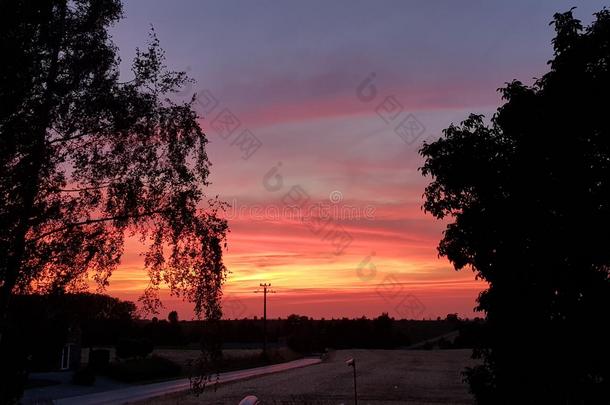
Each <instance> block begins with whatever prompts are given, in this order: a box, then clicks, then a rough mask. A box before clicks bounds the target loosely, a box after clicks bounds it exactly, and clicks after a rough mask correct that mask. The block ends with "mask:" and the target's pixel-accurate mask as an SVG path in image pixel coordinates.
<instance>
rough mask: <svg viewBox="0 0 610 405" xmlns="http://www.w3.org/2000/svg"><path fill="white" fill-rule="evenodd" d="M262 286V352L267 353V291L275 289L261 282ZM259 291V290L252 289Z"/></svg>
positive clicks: (270, 291)
mask: <svg viewBox="0 0 610 405" xmlns="http://www.w3.org/2000/svg"><path fill="white" fill-rule="evenodd" d="M260 286H261V287H263V291H262V292H263V354H264V355H265V356H266V355H267V293H274V292H275V291H272V290H270V289H269V288H270V287H271V284H267V283H261V284H260ZM254 292H255V293H260V292H261V290H256V291H254Z"/></svg>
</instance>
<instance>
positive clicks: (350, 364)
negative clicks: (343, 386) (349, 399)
mask: <svg viewBox="0 0 610 405" xmlns="http://www.w3.org/2000/svg"><path fill="white" fill-rule="evenodd" d="M345 364H347V366H348V367H351V368H352V369H353V370H354V405H358V390H357V388H356V360H355V359H354V358H353V357H352V358H349V359H347V360H346V361H345Z"/></svg>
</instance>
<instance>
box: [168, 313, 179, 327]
mask: <svg viewBox="0 0 610 405" xmlns="http://www.w3.org/2000/svg"><path fill="white" fill-rule="evenodd" d="M167 320H168V321H169V323H171V324H172V325H175V324H177V323H178V320H179V318H178V312H177V311H171V312H170V313H169V314H168V315H167Z"/></svg>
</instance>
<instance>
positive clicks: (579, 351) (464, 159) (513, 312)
mask: <svg viewBox="0 0 610 405" xmlns="http://www.w3.org/2000/svg"><path fill="white" fill-rule="evenodd" d="M552 24H553V25H554V27H555V30H556V37H555V39H554V40H553V46H554V51H555V52H554V57H553V59H552V60H551V61H550V62H549V65H550V71H549V72H548V73H546V74H545V75H544V76H543V77H542V78H540V79H538V80H536V81H535V83H534V84H533V86H526V85H524V84H522V83H520V82H518V81H513V82H512V83H509V84H507V86H506V87H505V88H503V89H501V92H502V95H503V98H504V100H505V104H504V105H503V106H502V107H500V108H499V109H498V111H497V113H496V114H495V115H494V116H493V118H492V119H491V121H490V122H489V123H486V122H485V120H484V119H483V117H482V116H480V115H471V116H470V117H469V118H468V119H466V120H465V121H464V122H463V123H462V124H461V125H451V126H450V127H449V128H447V129H446V130H445V131H444V136H443V137H441V138H440V139H439V140H438V141H435V142H433V143H430V144H424V146H423V148H422V150H421V154H422V155H423V156H424V157H425V163H424V165H423V167H422V169H421V170H422V173H423V174H424V175H425V176H431V177H432V178H433V181H432V182H431V183H430V185H429V186H428V187H427V188H426V191H425V198H426V201H425V204H424V208H425V210H426V211H428V212H430V213H432V214H433V215H434V216H435V217H437V218H447V217H448V219H450V220H452V221H451V222H450V223H449V224H448V225H447V228H446V230H445V233H444V237H443V239H442V240H441V242H440V245H439V253H440V254H441V255H442V256H446V257H447V258H448V259H449V260H450V261H451V262H452V263H453V265H454V266H455V268H456V269H457V270H459V269H462V268H464V267H470V268H472V269H473V270H474V272H475V273H476V275H477V277H480V278H482V279H483V280H485V281H487V282H488V283H489V288H488V289H487V290H486V291H484V292H483V293H481V295H480V296H479V299H478V309H479V310H481V311H484V312H485V313H486V315H487V329H488V330H487V331H486V332H485V334H484V336H485V343H484V346H483V347H481V348H480V349H479V350H477V351H476V352H475V355H476V356H478V357H481V358H482V360H483V364H482V365H481V366H480V367H476V368H473V369H471V370H470V371H469V373H468V375H467V378H468V379H469V382H470V384H471V388H472V389H473V391H474V393H475V394H476V397H477V399H478V401H479V403H493V404H529V403H532V404H533V403H537V404H538V403H554V404H560V403H561V404H581V403H607V402H606V401H607V400H608V399H609V398H610V389H609V385H610V374H609V373H610V345H609V344H608V332H607V326H608V325H609V324H610V314H609V312H608V310H609V309H610V279H609V270H610V249H609V246H610V232H609V230H610V120H609V118H608V117H609V116H608V111H610V99H609V97H610V67H609V62H610V12H608V10H602V11H600V12H599V13H597V14H595V20H594V21H593V23H592V24H591V25H590V26H589V27H586V28H583V27H582V25H581V23H580V21H578V20H577V19H575V18H574V17H573V15H572V11H570V12H566V13H563V14H556V15H555V18H554V21H553V22H552Z"/></svg>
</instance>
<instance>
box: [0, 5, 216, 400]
mask: <svg viewBox="0 0 610 405" xmlns="http://www.w3.org/2000/svg"><path fill="white" fill-rule="evenodd" d="M120 16H121V3H120V1H119V0H104V1H102V0H99V1H93V0H44V1H30V0H16V1H1V2H0V54H1V55H2V63H1V64H0V173H1V176H0V252H2V254H0V355H2V359H3V361H2V362H0V369H1V370H0V374H1V375H0V380H2V381H3V384H2V387H3V389H2V390H1V391H2V392H0V396H1V397H2V398H1V399H0V402H1V401H5V402H8V401H9V400H10V398H8V397H11V396H12V395H13V394H12V393H7V392H6V390H5V389H4V387H7V390H12V389H13V388H14V387H18V386H19V385H20V384H18V381H17V380H15V379H14V378H13V377H11V375H14V373H13V372H15V371H16V370H17V369H19V368H20V366H19V365H18V364H16V363H14V362H12V361H8V360H6V359H8V357H6V358H5V357H4V355H5V354H7V353H6V350H7V349H8V350H9V351H10V347H9V344H8V342H9V341H12V340H13V339H12V338H11V337H10V336H9V335H10V329H9V326H8V325H7V320H6V316H7V315H6V314H7V310H8V308H9V305H10V298H11V296H12V295H14V294H15V293H22V292H31V291H37V292H44V293H46V292H57V291H64V290H73V289H79V288H81V287H82V286H83V285H84V281H85V279H86V276H87V275H88V274H89V275H91V276H92V278H93V279H95V280H96V281H97V283H98V284H99V285H100V286H101V287H104V286H106V285H107V284H108V279H109V277H110V275H111V274H112V271H113V270H114V269H115V268H116V267H117V265H118V263H119V261H120V258H121V255H122V253H123V241H124V236H125V233H126V232H130V233H135V234H139V235H141V237H142V241H143V242H144V243H146V244H147V245H148V250H147V252H146V254H145V265H146V268H147V270H148V272H149V274H150V284H149V286H148V288H147V289H146V291H145V294H144V295H143V302H144V303H145V304H146V305H147V306H148V307H150V308H155V306H156V305H157V304H158V300H157V295H156V291H157V290H158V288H159V285H160V283H161V282H166V283H167V285H169V288H170V289H171V290H172V292H173V293H174V294H178V295H182V296H184V297H186V298H188V299H189V300H191V301H193V302H194V303H195V310H196V312H197V313H198V314H205V315H206V316H208V317H211V318H218V317H219V312H220V307H219V294H220V287H221V284H222V282H223V280H224V278H225V267H224V265H223V262H222V246H223V244H224V240H225V233H226V231H227V224H226V222H225V221H224V220H222V219H220V218H219V217H218V216H217V210H218V209H221V208H222V204H220V203H219V202H218V201H216V200H213V199H208V198H207V197H206V196H205V193H204V187H205V186H206V185H207V184H208V180H207V178H208V174H209V162H208V157H207V155H206V149H205V146H206V143H207V140H206V137H205V135H204V133H203V132H202V129H201V127H200V125H199V123H198V117H197V114H196V113H195V111H194V110H193V108H192V103H193V101H192V100H191V102H188V103H182V104H177V103H174V102H172V101H170V100H169V98H168V95H169V94H171V93H172V92H174V91H176V90H177V89H178V88H180V86H181V85H182V84H184V83H185V81H186V80H188V79H187V78H186V77H185V75H184V73H175V72H171V71H168V70H167V69H166V68H165V66H164V57H163V52H162V50H161V49H160V47H159V43H158V41H157V39H156V37H155V36H154V34H153V35H151V43H150V45H149V46H148V48H147V49H146V50H144V51H137V53H136V57H135V59H134V60H133V63H132V70H131V77H130V78H129V79H128V80H127V81H121V79H120V78H119V58H118V55H117V48H116V47H115V45H114V44H113V43H112V42H111V39H110V36H109V34H108V27H109V26H110V25H111V24H113V23H115V22H116V21H117V20H118V19H119V18H120ZM193 100H194V98H193ZM8 354H11V356H12V355H13V354H14V351H12V352H11V353H8ZM8 354H7V355H8ZM7 370H9V371H7ZM20 375H21V376H22V375H23V374H22V373H21V374H20ZM19 378H20V379H21V378H22V377H19ZM5 383H6V384H5ZM12 398H13V400H14V396H12Z"/></svg>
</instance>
